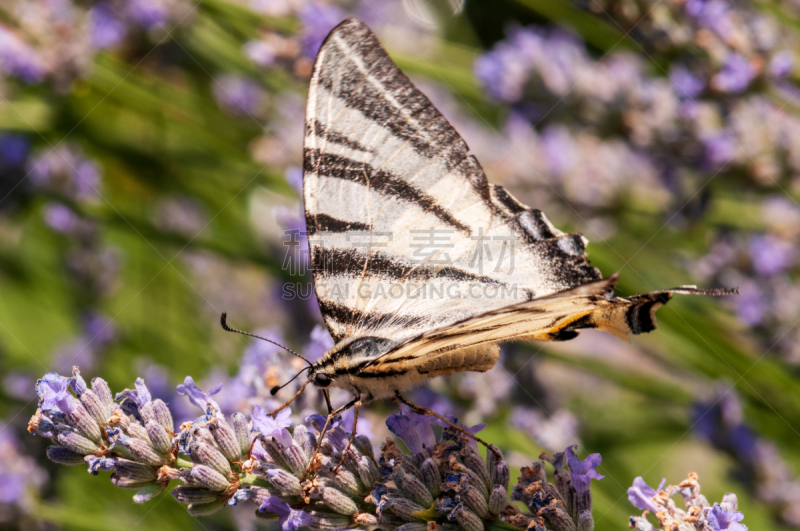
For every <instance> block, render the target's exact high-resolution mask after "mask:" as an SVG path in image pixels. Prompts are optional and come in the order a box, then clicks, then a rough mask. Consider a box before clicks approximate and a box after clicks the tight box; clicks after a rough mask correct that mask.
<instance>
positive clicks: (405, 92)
mask: <svg viewBox="0 0 800 531" xmlns="http://www.w3.org/2000/svg"><path fill="white" fill-rule="evenodd" d="M323 46H325V53H326V56H325V62H324V64H323V65H322V68H320V69H319V72H317V74H318V76H319V83H320V85H322V86H323V87H325V88H326V89H328V90H329V91H331V92H333V95H334V96H335V97H337V98H341V99H342V100H343V101H344V102H345V103H346V105H347V106H348V107H350V108H353V109H356V110H358V111H359V112H361V113H362V114H364V116H366V117H367V118H370V119H371V120H373V121H374V122H376V123H378V124H381V126H383V127H386V128H387V129H389V130H390V131H391V132H392V134H394V135H395V136H396V137H398V138H400V139H402V140H405V141H407V142H409V143H410V145H411V146H412V147H413V148H414V149H415V150H416V151H417V152H418V153H420V154H422V155H424V156H426V157H428V158H431V159H437V158H439V157H440V156H442V155H444V162H445V164H447V165H448V167H449V168H452V167H455V166H457V165H458V164H459V163H460V161H461V160H462V159H463V158H464V157H465V156H466V152H467V149H468V148H467V145H466V143H465V142H464V141H463V140H462V139H461V137H460V136H459V135H458V133H457V132H456V130H455V129H453V127H452V126H451V125H450V123H449V122H448V121H447V120H446V119H445V118H444V117H443V116H442V115H441V113H439V111H438V110H437V109H436V108H435V107H434V106H433V104H431V102H430V101H429V100H428V98H426V97H425V95H424V94H422V93H421V92H420V91H419V90H417V89H416V87H414V85H413V84H412V83H411V81H410V80H409V79H408V77H406V75H405V74H403V73H402V72H401V71H400V69H399V68H397V66H396V65H395V64H394V62H393V61H392V60H391V59H390V58H389V55H388V54H387V53H386V51H384V49H383V47H382V46H381V44H380V42H378V39H377V38H376V37H375V35H374V34H373V33H372V32H371V31H370V29H369V28H368V27H367V26H366V25H365V24H364V23H363V22H361V21H359V20H356V19H348V20H345V21H344V22H342V23H341V24H340V25H339V26H338V27H337V28H336V29H334V30H333V31H332V32H331V37H329V38H328V40H327V41H326V43H325V44H324V45H323ZM359 63H360V64H359ZM362 69H363V70H362ZM368 75H369V76H372V77H373V78H374V80H376V81H377V82H378V85H379V86H376V84H375V83H374V82H371V81H370V80H367V79H366V76H368ZM398 106H399V108H398Z"/></svg>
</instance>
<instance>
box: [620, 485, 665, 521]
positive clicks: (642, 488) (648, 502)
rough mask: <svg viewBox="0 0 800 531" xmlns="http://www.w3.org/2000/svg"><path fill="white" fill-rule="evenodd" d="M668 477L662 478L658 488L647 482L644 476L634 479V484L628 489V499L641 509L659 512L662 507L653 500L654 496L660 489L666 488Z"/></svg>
mask: <svg viewBox="0 0 800 531" xmlns="http://www.w3.org/2000/svg"><path fill="white" fill-rule="evenodd" d="M666 482H667V478H664V479H662V480H661V483H660V484H659V485H658V488H657V489H654V488H652V487H651V486H650V485H648V484H647V483H645V481H644V479H643V478H642V476H639V477H637V478H636V479H634V480H633V486H632V487H630V488H629V489H628V501H630V502H631V503H632V504H633V506H634V507H636V508H637V509H639V510H640V511H651V512H652V513H653V514H655V513H657V512H658V511H659V510H660V509H659V507H658V505H656V503H655V502H654V501H653V496H655V495H656V494H658V491H660V490H662V489H663V488H664V485H665V484H666Z"/></svg>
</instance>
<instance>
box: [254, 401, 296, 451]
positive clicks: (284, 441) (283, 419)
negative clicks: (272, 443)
mask: <svg viewBox="0 0 800 531" xmlns="http://www.w3.org/2000/svg"><path fill="white" fill-rule="evenodd" d="M291 417H292V410H291V408H288V407H287V408H286V409H284V410H283V411H281V412H280V413H278V414H277V415H276V416H275V418H272V417H271V416H270V415H269V414H268V413H267V410H266V409H264V408H263V407H261V406H256V407H254V408H253V415H252V419H253V429H252V431H258V432H259V433H261V435H263V436H264V437H274V438H275V439H277V441H278V442H279V443H280V444H281V446H283V447H284V448H286V447H288V446H289V445H290V444H292V434H291V433H289V430H287V429H286V428H288V427H289V426H291V425H292V418H291Z"/></svg>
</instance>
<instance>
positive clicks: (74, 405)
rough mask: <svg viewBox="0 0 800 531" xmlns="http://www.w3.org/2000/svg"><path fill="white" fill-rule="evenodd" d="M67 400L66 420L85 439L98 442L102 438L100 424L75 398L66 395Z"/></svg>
mask: <svg viewBox="0 0 800 531" xmlns="http://www.w3.org/2000/svg"><path fill="white" fill-rule="evenodd" d="M67 400H68V401H69V402H70V406H69V409H70V410H71V411H70V412H69V413H67V414H66V419H67V422H69V424H70V425H72V426H74V427H75V428H77V429H78V431H80V432H81V434H83V435H84V436H85V437H86V438H87V439H90V440H92V441H94V442H95V443H99V442H100V441H101V439H102V433H101V432H100V426H98V425H97V422H95V420H94V419H93V418H92V417H91V416H90V415H89V413H88V412H87V411H86V408H84V407H83V405H81V403H80V402H78V400H77V399H75V398H74V397H72V396H71V395H70V396H68V397H67Z"/></svg>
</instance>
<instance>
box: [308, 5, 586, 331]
mask: <svg viewBox="0 0 800 531" xmlns="http://www.w3.org/2000/svg"><path fill="white" fill-rule="evenodd" d="M304 200H305V208H306V223H307V227H308V233H309V245H310V250H311V262H312V266H313V269H314V284H315V290H316V294H317V298H318V300H319V303H320V307H321V310H322V314H323V316H324V319H325V323H326V325H327V326H328V329H329V330H330V332H331V335H332V336H333V337H334V339H335V340H336V341H337V342H338V341H340V340H343V339H345V338H353V337H362V336H370V337H380V338H387V339H391V340H392V342H393V343H394V344H399V343H402V342H403V341H406V340H410V339H412V338H415V337H419V336H420V335H421V334H423V333H425V332H427V331H430V330H433V329H442V328H446V327H448V326H450V325H453V324H455V323H460V322H465V320H468V319H470V318H472V317H475V316H478V315H484V314H487V313H488V312H493V311H497V310H499V309H501V308H504V307H508V306H511V305H516V304H520V303H523V302H526V301H532V300H534V299H537V298H541V297H544V296H547V295H551V294H554V293H558V292H561V291H564V290H569V289H572V288H575V287H576V286H581V285H584V284H587V283H591V282H594V281H598V280H600V278H601V276H600V273H599V271H597V270H596V269H594V268H592V267H591V266H590V265H589V263H588V260H587V259H586V257H585V255H584V249H585V245H586V240H585V239H584V238H583V237H582V236H581V235H576V234H563V233H561V232H560V231H558V230H557V229H555V228H554V227H553V226H552V224H550V222H549V221H548V220H547V218H546V217H545V216H544V214H542V213H541V212H540V211H539V210H535V209H530V208H528V207H526V206H524V205H522V204H520V203H519V202H518V201H516V200H515V199H514V198H513V197H511V195H509V194H508V193H507V192H506V191H505V190H504V189H503V188H501V187H499V186H493V185H491V184H489V183H488V182H487V180H486V176H485V175H484V172H483V170H482V168H481V166H480V164H479V163H478V161H477V160H476V159H475V157H474V156H472V155H470V154H469V151H468V147H467V145H466V143H465V142H464V141H463V139H462V138H461V137H460V136H459V135H458V133H457V132H456V131H455V130H454V129H453V127H452V126H451V125H450V124H449V123H448V122H447V120H446V119H445V118H444V117H443V116H442V115H441V114H440V113H439V112H438V111H437V110H436V108H434V106H433V105H432V104H431V102H430V101H429V100H428V99H427V98H426V97H425V96H424V95H423V94H422V93H421V92H419V91H418V90H417V89H416V88H415V87H414V85H413V84H412V83H411V82H410V81H409V80H408V78H407V77H406V76H405V75H404V74H403V73H402V72H401V71H400V70H399V69H398V68H397V66H396V65H395V64H394V63H393V62H392V60H391V59H390V58H389V57H388V55H387V54H386V52H385V51H384V50H383V48H382V47H381V45H380V43H379V42H378V40H377V39H376V37H375V35H374V34H373V33H372V32H371V31H370V30H369V28H367V27H366V26H365V25H364V24H363V23H362V22H360V21H358V20H355V19H348V20H345V21H344V22H342V23H341V24H340V25H339V26H338V27H337V28H335V29H334V30H333V31H332V32H331V34H330V35H329V36H328V38H327V39H326V41H325V43H324V44H323V45H322V48H321V49H320V52H319V55H318V56H317V61H316V64H315V66H314V73H313V75H312V79H311V83H310V87H309V94H308V103H307V108H306V130H305V142H304ZM392 290H394V291H392ZM491 294H494V295H493V296H492V295H491Z"/></svg>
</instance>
